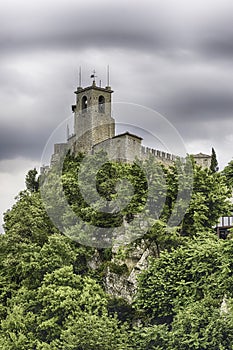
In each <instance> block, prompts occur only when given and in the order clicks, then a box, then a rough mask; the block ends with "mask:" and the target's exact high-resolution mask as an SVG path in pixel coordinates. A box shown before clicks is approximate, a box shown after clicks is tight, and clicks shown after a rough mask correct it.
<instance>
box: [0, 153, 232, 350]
mask: <svg viewBox="0 0 233 350" xmlns="http://www.w3.org/2000/svg"><path fill="white" fill-rule="evenodd" d="M82 159H83V156H82V155H79V156H78V157H73V156H71V155H68V156H67V158H66V160H65V163H64V166H63V171H62V179H61V181H62V184H63V189H64V192H65V195H66V198H67V202H68V203H69V205H70V206H71V207H72V210H73V212H74V213H76V215H78V216H81V217H82V219H83V220H85V221H87V222H91V224H92V225H95V226H96V227H100V226H104V227H106V228H111V227H114V226H117V225H118V226H119V225H120V224H121V223H122V221H123V220H125V221H126V222H128V223H130V222H132V221H133V220H134V219H135V217H137V215H139V214H140V212H142V210H143V207H144V206H145V203H147V202H148V201H149V202H150V203H152V205H151V207H153V210H154V215H155V216H156V217H155V219H156V220H155V222H154V224H153V225H152V226H151V227H150V229H149V230H148V231H147V232H146V234H144V235H142V236H141V237H140V235H139V236H138V238H137V239H135V240H134V241H133V242H132V243H130V244H126V245H124V244H122V245H120V246H119V245H118V246H117V247H113V248H111V247H105V248H104V247H102V248H101V247H93V245H92V246H88V245H82V244H80V242H79V240H78V239H76V240H75V239H71V238H70V237H73V238H75V237H74V235H77V237H79V232H78V230H79V229H80V230H81V227H79V226H78V225H75V226H74V227H73V228H72V232H71V233H70V232H67V235H65V234H64V233H62V232H60V231H59V230H58V228H57V227H56V226H55V225H54V223H53V220H52V219H51V216H49V215H48V213H47V211H46V210H45V206H44V202H43V200H42V198H41V192H40V186H39V182H40V184H42V185H43V183H44V182H45V179H44V178H43V176H40V179H39V177H38V175H37V172H36V171H35V170H31V171H29V173H28V174H27V176H26V187H27V189H26V190H24V191H22V192H21V193H20V194H19V195H18V197H17V198H16V203H15V205H14V206H13V207H12V209H10V210H9V211H8V212H7V213H5V217H4V220H5V234H3V235H1V236H0V240H1V244H0V251H1V260H0V264H1V270H0V315H1V328H0V349H6V350H32V349H36V350H110V349H111V350H113V349H114V350H125V349H128V350H131V349H137V350H162V349H166V350H176V349H177V350H178V349H179V350H182V349H191V350H192V349H193V350H194V349H195V350H197V349H200V350H203V349H208V350H211V349H213V350H217V349H219V350H227V349H233V345H232V344H233V273H232V272H233V239H231V234H230V235H229V236H228V237H227V239H226V240H223V239H219V238H218V237H217V235H216V232H215V229H214V226H215V225H216V223H217V221H218V218H219V217H220V216H221V215H226V214H229V213H230V211H231V209H232V208H231V204H230V202H229V197H230V196H231V191H232V184H233V175H232V174H233V170H232V169H233V164H232V162H231V163H229V165H228V166H227V167H226V169H225V170H224V171H223V172H222V173H219V172H216V171H215V170H214V169H203V168H200V167H198V166H196V165H195V164H194V163H193V165H192V166H193V183H192V187H193V191H192V194H191V199H190V203H189V206H188V208H187V210H186V214H185V215H184V217H183V218H182V221H181V223H180V224H179V225H176V226H175V227H173V228H170V227H169V226H167V222H168V221H169V217H170V216H171V213H172V211H173V210H174V203H175V202H176V200H177V191H178V183H179V181H180V177H181V176H182V173H181V172H180V171H178V169H179V168H180V167H181V164H179V162H177V164H175V165H174V166H172V167H170V168H165V167H161V166H159V167H158V165H156V163H154V162H153V161H152V160H151V159H149V160H147V161H145V163H144V164H143V168H142V167H140V166H139V165H138V164H137V163H135V164H131V165H130V164H120V163H107V164H105V165H104V166H103V167H102V168H101V170H100V171H99V172H98V174H97V177H96V181H97V182H96V183H97V190H98V193H99V194H100V196H102V197H103V198H105V199H107V200H108V201H109V203H111V201H113V200H115V199H116V198H117V196H118V195H119V194H118V193H117V188H116V185H117V183H118V181H119V178H124V179H127V180H128V182H130V183H131V185H132V186H133V188H134V192H133V196H132V199H131V200H130V201H127V205H126V206H125V207H124V208H123V209H122V210H121V211H118V212H116V213H114V215H109V214H108V213H107V212H105V213H104V214H100V212H99V210H98V208H97V207H96V208H94V209H93V208H90V206H89V205H88V204H87V203H86V202H85V201H84V200H83V196H82V193H81V192H80V187H79V183H78V176H77V174H78V172H79V168H80V163H81V161H82ZM142 169H147V170H146V172H147V174H146V176H145V171H143V170H142ZM161 169H162V173H161ZM51 174H52V173H51ZM51 176H53V175H51ZM148 177H150V179H152V180H151V184H150V186H152V188H153V191H154V192H151V193H153V196H152V195H151V194H150V193H148V181H147V178H148ZM184 180H185V179H184V178H182V183H184V190H187V188H188V184H185V181H184ZM49 191H50V189H49V188H47V192H48V193H49ZM121 191H123V189H121ZM125 193H126V194H125V195H126V196H127V193H128V192H127V191H126V192H125ZM163 196H165V200H164V201H163V208H162V210H159V209H158V207H157V204H158V203H161V198H162V197H163ZM179 205H180V206H182V201H181V202H180V203H179ZM64 220H65V221H67V220H69V217H68V216H67V217H65V218H64ZM74 228H75V230H76V231H75V230H74ZM72 235H73V236H72ZM146 253H147V254H146ZM142 257H145V258H144V260H143V266H142V267H141V268H140V269H138V266H139V264H138V263H139V262H142ZM136 267H137V268H136ZM132 276H134V279H133V277H132ZM129 277H130V278H131V279H130V278H129ZM130 281H131V282H130ZM126 282H127V283H126ZM118 283H119V285H120V284H121V288H118V287H119V285H118V286H117V284H118ZM130 283H131V284H130ZM114 284H115V285H114ZM122 286H123V287H124V288H125V289H124V288H123V287H122ZM127 288H128V289H130V288H131V289H130V290H127ZM116 291H117V292H116Z"/></svg>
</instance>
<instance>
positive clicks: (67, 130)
mask: <svg viewBox="0 0 233 350" xmlns="http://www.w3.org/2000/svg"><path fill="white" fill-rule="evenodd" d="M69 137H70V129H69V125H68V124H67V126H66V139H67V140H68V139H69Z"/></svg>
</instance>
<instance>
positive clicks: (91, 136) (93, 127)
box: [51, 75, 211, 167]
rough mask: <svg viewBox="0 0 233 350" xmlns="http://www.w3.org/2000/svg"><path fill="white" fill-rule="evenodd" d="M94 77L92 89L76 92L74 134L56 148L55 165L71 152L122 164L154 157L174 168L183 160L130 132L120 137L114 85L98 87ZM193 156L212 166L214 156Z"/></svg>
mask: <svg viewBox="0 0 233 350" xmlns="http://www.w3.org/2000/svg"><path fill="white" fill-rule="evenodd" d="M91 78H93V81H92V85H91V86H88V87H85V88H82V87H81V86H79V87H78V88H77V90H76V91H75V94H76V104H75V105H72V111H73V113H74V133H73V134H72V135H70V136H68V139H67V142H66V143H57V144H55V145H54V154H53V155H52V159H51V164H53V163H54V162H56V160H57V159H59V157H60V154H61V153H64V152H66V151H67V150H71V153H73V154H78V153H80V152H81V153H85V154H94V153H96V152H98V151H100V150H104V151H105V152H106V153H107V155H108V157H109V159H111V160H116V161H122V162H133V161H134V160H135V158H136V157H137V158H138V159H145V158H146V157H148V156H149V155H153V156H154V157H155V158H156V159H157V160H158V161H160V162H162V163H163V164H165V165H171V164H172V163H173V162H174V161H175V160H176V159H177V158H179V157H178V156H177V155H174V154H170V153H166V152H163V151H160V150H157V149H152V148H149V147H145V146H143V145H142V140H143V139H142V137H140V136H138V135H134V134H131V133H130V132H128V131H126V132H124V133H123V134H119V135H116V133H115V120H114V118H113V117H112V93H113V90H112V89H111V87H110V86H106V87H105V88H103V87H101V86H97V85H96V81H95V75H92V76H91ZM80 85H81V84H80ZM193 157H194V159H195V161H196V163H197V164H199V165H201V166H203V167H209V166H210V163H211V156H210V155H206V154H202V153H199V154H196V155H193Z"/></svg>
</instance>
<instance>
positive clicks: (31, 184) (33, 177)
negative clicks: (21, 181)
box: [25, 168, 39, 192]
mask: <svg viewBox="0 0 233 350" xmlns="http://www.w3.org/2000/svg"><path fill="white" fill-rule="evenodd" d="M37 174H38V173H37V170H36V168H34V169H32V170H29V172H28V173H27V175H26V179H25V184H26V188H27V190H28V191H29V192H37V191H38V189H39V179H38V177H37Z"/></svg>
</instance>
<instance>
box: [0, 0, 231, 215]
mask: <svg viewBox="0 0 233 350" xmlns="http://www.w3.org/2000/svg"><path fill="white" fill-rule="evenodd" d="M0 23H1V24H0V28H1V30H0V48H1V50H0V101H1V109H0V120H1V129H0V196H1V202H0V212H3V211H5V210H6V209H7V208H9V207H10V206H11V205H12V204H13V202H14V196H15V195H17V193H18V192H19V190H22V189H23V188H24V178H25V174H26V173H27V171H28V170H29V169H31V168H33V167H35V166H37V167H38V166H39V164H40V159H41V155H42V152H43V149H44V146H45V144H46V141H47V140H48V138H49V136H50V134H51V133H52V132H53V130H54V129H55V128H56V127H57V125H58V124H59V123H61V122H62V121H63V120H64V119H65V118H67V117H69V116H70V115H71V109H70V105H71V104H73V103H74V99H75V96H74V94H73V91H74V90H75V89H76V87H77V85H78V68H79V66H82V72H83V74H82V75H83V85H84V86H85V85H89V84H90V82H91V81H90V78H89V76H90V74H91V71H92V70H93V69H95V70H96V71H97V75H98V79H99V78H100V79H102V81H103V84H105V82H106V66H107V65H108V64H109V65H110V69H111V86H112V88H113V89H114V91H115V93H114V101H125V102H130V103H136V104H140V105H143V106H146V107H149V108H152V109H154V110H156V111H158V112H159V113H161V114H162V115H163V116H164V117H165V118H166V119H167V120H168V121H169V122H170V123H171V124H172V125H173V126H174V127H175V128H176V129H177V130H178V132H179V133H180V135H181V137H182V138H183V140H184V142H185V146H186V148H187V151H188V152H189V153H199V152H203V153H210V152H211V148H212V147H214V148H215V150H216V153H217V156H218V160H219V163H220V165H221V167H223V166H224V165H226V164H227V163H228V161H230V160H231V159H232V142H233V128H232V126H233V120H232V115H233V98H232V97H233V25H232V23H233V2H232V0H214V1H213V0H206V1H202V0H195V1H193V0H159V1H156V0H151V1H150V0H144V1H143V2H141V1H135V0H134V1H133V0H128V1H123V0H118V1H112V0H108V1H106V0H99V1H95V0H85V1H81V0H56V1H55V0H46V1H45V0H40V1H37V2H36V1H29V0H8V1H2V2H1V5H0ZM114 117H115V118H116V120H117V116H114ZM125 122H127V117H126V120H125ZM141 126H142V127H143V121H142V125H141ZM148 127H149V128H150V127H152V126H148ZM153 127H154V128H155V127H156V126H155V125H153ZM64 135H65V130H64ZM58 141H59V140H58ZM61 141H63V140H61Z"/></svg>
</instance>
